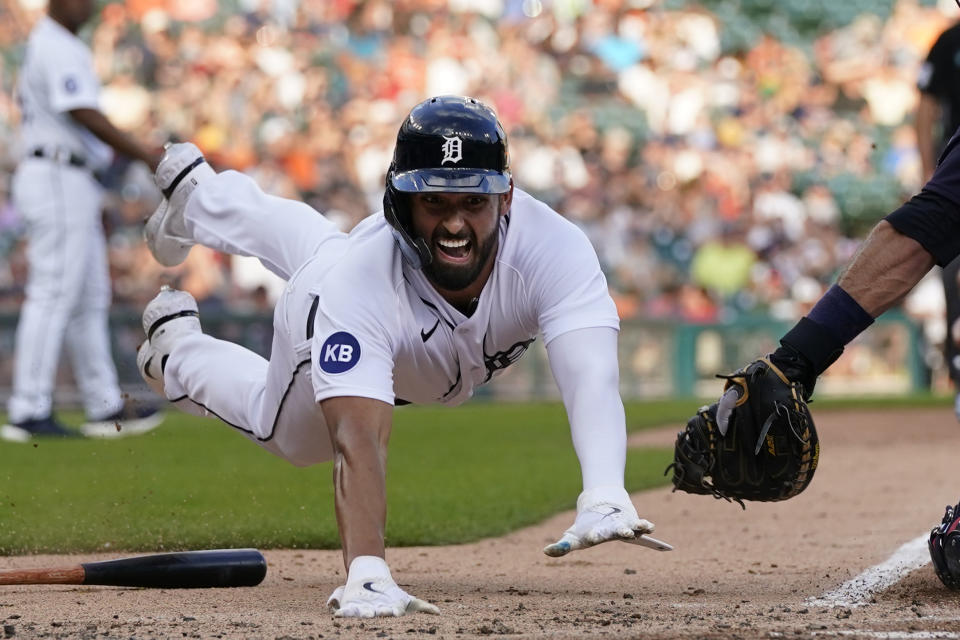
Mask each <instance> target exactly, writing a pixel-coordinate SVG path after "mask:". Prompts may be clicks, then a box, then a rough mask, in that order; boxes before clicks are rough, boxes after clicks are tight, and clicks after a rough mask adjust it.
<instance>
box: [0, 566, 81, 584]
mask: <svg viewBox="0 0 960 640" xmlns="http://www.w3.org/2000/svg"><path fill="white" fill-rule="evenodd" d="M84 573H85V572H84V570H83V567H82V566H81V565H77V566H75V567H61V568H57V569H8V570H6V571H0V585H4V584H83V579H84Z"/></svg>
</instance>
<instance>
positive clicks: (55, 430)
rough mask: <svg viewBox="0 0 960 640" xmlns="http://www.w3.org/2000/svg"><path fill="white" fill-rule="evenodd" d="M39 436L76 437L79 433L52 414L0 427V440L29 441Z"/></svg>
mask: <svg viewBox="0 0 960 640" xmlns="http://www.w3.org/2000/svg"><path fill="white" fill-rule="evenodd" d="M35 437H40V438H78V437H80V434H79V433H77V432H76V431H71V430H70V429H67V428H66V427H64V426H63V425H62V424H60V421H59V420H57V419H56V418H54V417H53V416H52V415H51V416H47V417H46V418H37V419H33V420H24V421H23V422H15V423H13V424H5V425H3V426H2V427H0V440H6V441H7V442H29V441H30V440H32V439H33V438H35Z"/></svg>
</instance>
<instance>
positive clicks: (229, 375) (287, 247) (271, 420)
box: [164, 171, 347, 466]
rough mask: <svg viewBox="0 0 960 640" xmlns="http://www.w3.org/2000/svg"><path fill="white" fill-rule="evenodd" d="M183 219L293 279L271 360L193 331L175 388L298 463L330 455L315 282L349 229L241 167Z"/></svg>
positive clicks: (207, 239)
mask: <svg viewBox="0 0 960 640" xmlns="http://www.w3.org/2000/svg"><path fill="white" fill-rule="evenodd" d="M184 222H185V226H186V230H187V233H188V235H189V236H190V237H191V238H192V239H193V240H194V241H196V242H197V243H198V244H202V245H204V246H207V247H209V248H211V249H215V250H217V251H223V252H226V253H230V254H234V255H241V256H253V257H256V258H258V259H259V260H260V262H261V263H263V265H264V266H265V267H267V268H268V269H270V270H271V271H272V272H273V273H275V274H277V275H278V276H280V277H281V278H283V279H285V280H287V281H288V282H287V286H286V288H285V289H284V292H283V294H282V295H281V297H280V299H279V300H278V301H277V306H276V308H275V310H274V314H273V346H272V350H271V355H270V360H269V361H267V360H265V359H264V358H262V357H260V356H259V355H257V354H255V353H253V352H252V351H250V350H248V349H245V348H243V347H241V346H239V345H236V344H234V343H231V342H227V341H224V340H218V339H216V338H213V337H211V336H208V335H205V334H195V335H189V336H185V337H183V338H182V339H180V341H178V343H177V344H176V345H175V346H174V348H173V350H172V351H171V352H170V357H169V359H168V360H167V365H166V369H165V370H164V390H165V393H166V395H167V398H169V399H170V400H172V401H174V402H176V403H177V405H178V406H179V407H180V408H181V409H183V410H185V411H188V412H190V413H193V414H195V415H214V416H216V417H218V418H220V419H221V420H223V421H224V422H226V423H227V424H229V425H230V426H232V427H234V428H235V429H238V430H239V431H241V432H242V433H244V434H245V435H246V436H247V437H248V438H249V439H250V440H252V441H254V442H256V443H257V444H259V445H260V446H262V447H263V448H265V449H267V450H268V451H270V452H272V453H274V454H276V455H278V456H280V457H282V458H284V459H286V460H288V461H290V462H291V463H293V464H295V465H298V466H305V465H310V464H315V463H317V462H322V461H325V460H330V459H332V458H333V446H332V444H331V442H330V436H329V433H328V432H327V426H326V422H325V420H324V418H323V412H322V411H321V410H320V406H319V405H318V404H317V403H316V402H315V401H314V394H313V383H312V381H311V374H310V344H311V341H310V339H309V337H308V326H307V320H308V316H309V315H310V307H311V305H312V303H313V297H312V296H310V295H309V293H308V289H309V287H310V286H311V285H312V284H314V283H316V282H317V281H318V280H319V279H321V278H322V275H323V273H324V272H325V271H326V270H327V269H328V268H329V267H330V265H332V264H333V263H334V262H335V261H336V260H337V259H338V258H339V257H340V255H341V254H342V252H343V249H344V248H345V247H346V237H347V236H346V234H344V233H343V232H341V231H339V230H338V229H337V228H336V226H335V225H334V224H333V223H332V222H330V221H329V220H327V219H326V218H324V217H323V216H322V215H321V214H320V213H318V212H317V211H316V210H314V209H312V208H311V207H309V206H308V205H306V204H304V203H302V202H296V201H293V200H286V199H283V198H278V197H276V196H271V195H268V194H265V193H264V192H263V191H261V190H260V188H259V187H258V186H257V185H256V183H255V182H254V181H253V180H251V179H250V178H249V177H247V176H245V175H243V174H241V173H237V172H235V171H225V172H223V173H220V174H218V175H216V176H215V177H214V178H212V179H210V180H206V181H204V182H202V183H201V184H200V185H198V187H197V189H196V191H194V193H193V194H192V195H191V196H190V199H189V201H188V202H187V205H186V208H185V211H184ZM202 321H203V319H202V318H201V322H202Z"/></svg>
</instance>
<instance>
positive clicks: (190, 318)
mask: <svg viewBox="0 0 960 640" xmlns="http://www.w3.org/2000/svg"><path fill="white" fill-rule="evenodd" d="M143 331H144V333H146V334H147V339H146V340H144V342H143V344H141V345H140V348H139V349H138V350H137V370H138V371H140V375H141V376H143V379H144V381H145V382H146V383H147V385H148V386H149V387H150V388H151V389H153V391H154V392H155V393H157V395H159V396H162V397H166V395H165V394H164V392H163V371H164V369H165V368H166V365H167V358H169V357H170V352H171V351H172V350H173V347H174V345H175V344H176V341H177V339H178V338H181V337H183V336H184V335H186V334H190V333H200V332H201V328H200V316H199V313H198V311H197V301H196V300H194V298H193V296H192V295H190V294H189V293H187V292H186V291H179V290H177V289H171V288H170V287H168V286H163V287H161V288H160V293H158V294H157V297H155V298H154V299H153V300H151V301H150V302H149V303H148V304H147V307H146V308H145V309H144V310H143Z"/></svg>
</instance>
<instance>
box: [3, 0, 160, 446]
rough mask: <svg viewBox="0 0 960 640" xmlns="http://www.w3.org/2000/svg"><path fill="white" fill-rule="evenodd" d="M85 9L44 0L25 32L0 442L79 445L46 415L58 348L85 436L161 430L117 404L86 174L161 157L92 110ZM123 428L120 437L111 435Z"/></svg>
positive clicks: (93, 187) (97, 211) (95, 91)
mask: <svg viewBox="0 0 960 640" xmlns="http://www.w3.org/2000/svg"><path fill="white" fill-rule="evenodd" d="M93 10H94V3H93V0H50V2H49V5H48V7H47V15H45V16H43V17H42V18H40V19H39V20H38V21H37V24H36V25H35V26H34V28H33V30H32V31H31V33H30V38H29V40H28V42H27V46H26V51H25V55H24V60H23V66H22V67H21V69H20V73H19V77H18V80H17V101H18V103H19V105H20V112H21V114H20V115H21V122H20V132H19V137H20V140H19V147H20V149H19V156H20V159H19V162H18V164H17V169H16V172H15V173H14V175H13V182H12V185H11V186H12V195H13V203H14V206H15V207H16V209H17V211H18V212H19V214H20V215H21V217H22V218H23V221H24V223H25V226H26V237H27V265H28V277H27V286H26V299H25V301H24V303H23V307H22V309H21V310H20V319H19V323H18V325H17V335H16V346H15V358H14V360H15V361H14V370H13V393H12V395H11V397H10V401H9V406H8V413H9V420H10V423H9V424H6V425H3V426H2V427H0V439H3V440H7V441H12V442H25V441H29V440H31V439H32V438H34V437H35V436H40V437H51V436H52V437H65V436H75V435H78V434H77V433H76V432H74V431H71V430H69V429H65V428H64V427H63V426H62V425H61V424H60V423H59V422H58V421H57V420H56V419H55V417H54V415H53V411H52V404H53V401H52V397H53V388H54V382H55V376H56V371H57V363H58V360H59V357H60V349H61V345H63V344H65V345H66V347H67V351H68V352H69V354H70V356H71V364H72V365H73V372H74V378H75V379H76V381H77V386H78V387H79V388H80V392H81V395H82V398H83V405H84V409H85V412H86V416H87V422H86V423H85V424H84V426H83V428H82V431H83V432H84V434H85V435H90V436H102V437H112V436H117V435H127V434H131V433H140V432H143V431H146V430H148V429H151V428H153V427H155V426H157V425H158V424H159V423H160V421H161V420H162V414H160V413H158V412H157V411H156V410H155V409H153V408H152V407H139V408H135V407H133V406H130V405H125V403H124V401H123V397H122V395H121V392H120V387H119V385H118V383H117V371H116V367H115V366H114V363H113V358H112V355H111V352H110V339H109V333H108V323H107V314H108V311H109V307H110V297H111V292H110V277H109V271H108V268H107V247H106V240H105V238H104V233H103V223H102V221H101V205H102V202H103V188H102V187H101V186H100V184H99V182H97V180H96V178H95V176H94V173H95V172H96V171H98V170H102V169H104V168H106V167H107V166H109V165H110V162H111V160H112V157H113V152H114V151H116V152H118V153H122V154H125V155H127V156H129V157H131V158H134V159H137V160H141V161H143V162H145V163H146V164H147V165H148V166H149V167H150V168H151V169H155V168H156V165H157V162H158V161H159V159H160V153H159V149H157V150H156V151H155V152H154V151H152V150H148V149H146V148H144V147H143V146H142V145H140V144H138V143H137V142H135V141H134V140H132V139H131V138H130V137H129V136H127V135H126V134H125V133H123V132H122V131H120V130H119V129H117V128H116V127H115V126H114V125H113V124H111V123H110V121H109V120H108V119H107V118H106V117H105V116H104V115H103V113H102V112H101V111H100V109H99V106H98V102H99V93H100V82H99V80H98V79H97V76H96V74H95V72H94V68H93V59H92V56H91V54H90V49H89V48H88V47H87V45H86V44H84V42H83V41H82V40H81V39H80V38H79V37H77V32H78V31H79V29H80V27H81V26H82V25H83V24H84V23H85V22H86V21H87V20H89V19H90V17H91V16H92V14H93ZM118 425H121V426H122V427H123V429H121V430H119V431H118V429H117V426H118Z"/></svg>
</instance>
